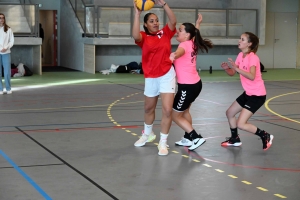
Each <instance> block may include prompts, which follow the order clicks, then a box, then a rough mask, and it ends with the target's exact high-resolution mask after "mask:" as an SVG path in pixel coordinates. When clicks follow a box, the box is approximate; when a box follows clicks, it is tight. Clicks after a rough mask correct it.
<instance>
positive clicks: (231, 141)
mask: <svg viewBox="0 0 300 200" xmlns="http://www.w3.org/2000/svg"><path fill="white" fill-rule="evenodd" d="M241 145H242V142H241V140H240V138H239V136H237V137H236V138H233V137H229V138H226V140H225V141H224V142H222V143H221V146H225V147H230V146H234V147H239V146H241Z"/></svg>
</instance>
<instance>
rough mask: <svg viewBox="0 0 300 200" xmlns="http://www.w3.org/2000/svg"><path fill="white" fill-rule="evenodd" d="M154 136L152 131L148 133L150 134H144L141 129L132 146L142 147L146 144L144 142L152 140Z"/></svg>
mask: <svg viewBox="0 0 300 200" xmlns="http://www.w3.org/2000/svg"><path fill="white" fill-rule="evenodd" d="M155 138H156V135H155V134H154V133H153V131H152V132H151V133H150V135H149V136H148V135H146V134H145V133H144V131H143V134H142V136H141V137H140V139H139V140H138V141H136V142H135V143H134V146H136V147H142V146H144V145H145V144H146V142H153V141H154V140H155Z"/></svg>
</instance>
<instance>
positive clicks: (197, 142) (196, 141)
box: [189, 138, 206, 151]
mask: <svg viewBox="0 0 300 200" xmlns="http://www.w3.org/2000/svg"><path fill="white" fill-rule="evenodd" d="M204 142H206V141H205V139H204V138H196V139H194V140H193V145H192V146H191V147H190V148H189V150H191V151H192V150H195V149H197V148H198V147H200V146H201V145H202V144H203V143H204Z"/></svg>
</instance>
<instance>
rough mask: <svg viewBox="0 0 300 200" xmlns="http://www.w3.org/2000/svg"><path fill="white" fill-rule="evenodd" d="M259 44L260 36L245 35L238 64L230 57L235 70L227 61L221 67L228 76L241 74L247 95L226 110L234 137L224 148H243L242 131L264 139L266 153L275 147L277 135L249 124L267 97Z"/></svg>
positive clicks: (227, 140)
mask: <svg viewBox="0 0 300 200" xmlns="http://www.w3.org/2000/svg"><path fill="white" fill-rule="evenodd" d="M258 44H259V39H258V37H257V36H256V35H254V34H253V33H250V32H245V33H243V34H242V35H241V38H240V40H239V45H238V47H239V49H240V50H241V52H240V53H239V54H238V56H237V58H236V60H235V62H234V61H233V60H232V59H231V58H228V61H229V63H230V65H231V68H230V67H229V65H228V63H227V62H223V63H222V64H221V67H222V68H223V69H224V70H225V71H226V73H227V74H228V75H230V76H233V75H234V74H235V73H236V72H238V73H239V74H240V79H241V83H242V86H243V89H244V92H243V93H242V94H241V95H240V96H239V97H238V98H237V99H236V101H234V102H233V103H232V105H231V106H230V107H229V108H228V110H227V111H226V116H227V118H228V122H229V126H230V130H231V137H230V138H227V139H226V141H224V142H222V143H221V145H222V146H241V145H242V142H241V140H240V138H239V136H238V131H237V129H238V128H239V129H241V130H244V131H247V132H250V133H253V134H255V135H258V136H259V137H261V139H262V143H263V150H267V149H269V148H270V146H271V145H272V140H273V138H274V136H273V135H270V134H269V133H267V132H266V131H264V130H260V129H259V128H257V127H256V126H254V125H253V124H250V123H249V122H248V120H249V119H250V117H251V116H252V115H253V114H254V113H255V112H256V111H257V110H258V109H259V108H260V107H261V106H262V105H264V103H265V101H266V94H267V93H266V88H265V85H264V81H263V80H262V76H261V71H260V61H259V57H258V56H257V55H256V51H257V49H258ZM237 113H240V115H239V117H238V118H237V119H236V117H235V116H236V114H237Z"/></svg>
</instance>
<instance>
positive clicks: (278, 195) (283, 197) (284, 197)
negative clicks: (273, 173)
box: [274, 194, 287, 199]
mask: <svg viewBox="0 0 300 200" xmlns="http://www.w3.org/2000/svg"><path fill="white" fill-rule="evenodd" d="M274 196H277V197H279V198H282V199H286V198H287V197H286V196H283V195H281V194H274Z"/></svg>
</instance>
